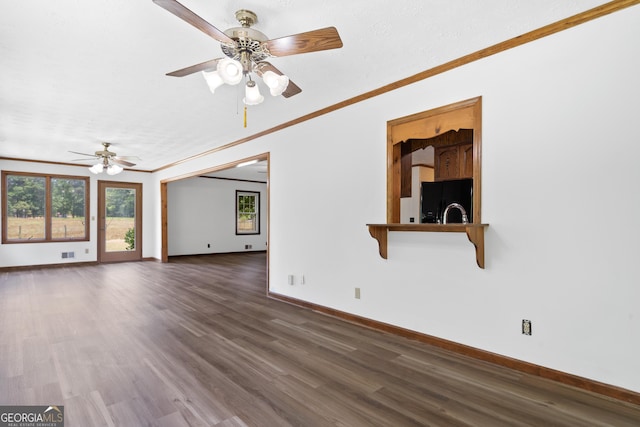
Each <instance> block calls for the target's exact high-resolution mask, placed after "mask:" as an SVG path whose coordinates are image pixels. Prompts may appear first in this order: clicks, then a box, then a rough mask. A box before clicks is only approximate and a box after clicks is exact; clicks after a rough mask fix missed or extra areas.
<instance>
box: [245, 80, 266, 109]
mask: <svg viewBox="0 0 640 427" xmlns="http://www.w3.org/2000/svg"><path fill="white" fill-rule="evenodd" d="M262 101H264V96H262V95H261V94H260V90H259V89H258V85H256V82H254V81H253V80H249V81H248V82H247V86H246V87H245V89H244V99H243V100H242V102H244V103H245V104H246V105H258V104H260V103H261V102H262Z"/></svg>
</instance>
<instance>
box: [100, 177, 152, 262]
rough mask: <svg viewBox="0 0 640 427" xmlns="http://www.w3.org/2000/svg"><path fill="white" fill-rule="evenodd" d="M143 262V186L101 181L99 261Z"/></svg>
mask: <svg viewBox="0 0 640 427" xmlns="http://www.w3.org/2000/svg"><path fill="white" fill-rule="evenodd" d="M141 259H142V184H140V183H129V182H112V181H98V261H99V262H117V261H138V260H141Z"/></svg>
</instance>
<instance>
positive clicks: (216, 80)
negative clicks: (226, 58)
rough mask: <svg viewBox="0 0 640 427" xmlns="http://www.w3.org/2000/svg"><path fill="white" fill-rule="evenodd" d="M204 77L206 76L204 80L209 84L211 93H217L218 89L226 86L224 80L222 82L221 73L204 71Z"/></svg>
mask: <svg viewBox="0 0 640 427" xmlns="http://www.w3.org/2000/svg"><path fill="white" fill-rule="evenodd" d="M202 75H203V76H204V80H205V81H206V82H207V85H208V86H209V90H210V91H211V93H215V92H216V89H217V88H219V87H220V86H222V85H223V84H224V80H222V76H220V73H219V72H218V71H217V70H215V71H203V72H202Z"/></svg>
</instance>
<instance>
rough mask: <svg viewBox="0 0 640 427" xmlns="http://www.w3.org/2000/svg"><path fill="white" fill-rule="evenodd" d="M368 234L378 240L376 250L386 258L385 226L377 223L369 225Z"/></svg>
mask: <svg viewBox="0 0 640 427" xmlns="http://www.w3.org/2000/svg"><path fill="white" fill-rule="evenodd" d="M368 227H369V234H371V237H373V238H374V239H376V241H377V242H378V252H379V253H380V256H381V257H382V258H384V259H387V230H388V229H387V227H385V226H379V225H369V226H368Z"/></svg>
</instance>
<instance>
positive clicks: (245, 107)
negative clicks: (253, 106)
mask: <svg viewBox="0 0 640 427" xmlns="http://www.w3.org/2000/svg"><path fill="white" fill-rule="evenodd" d="M244 127H245V128H246V127H247V106H246V105H245V106H244Z"/></svg>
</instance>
